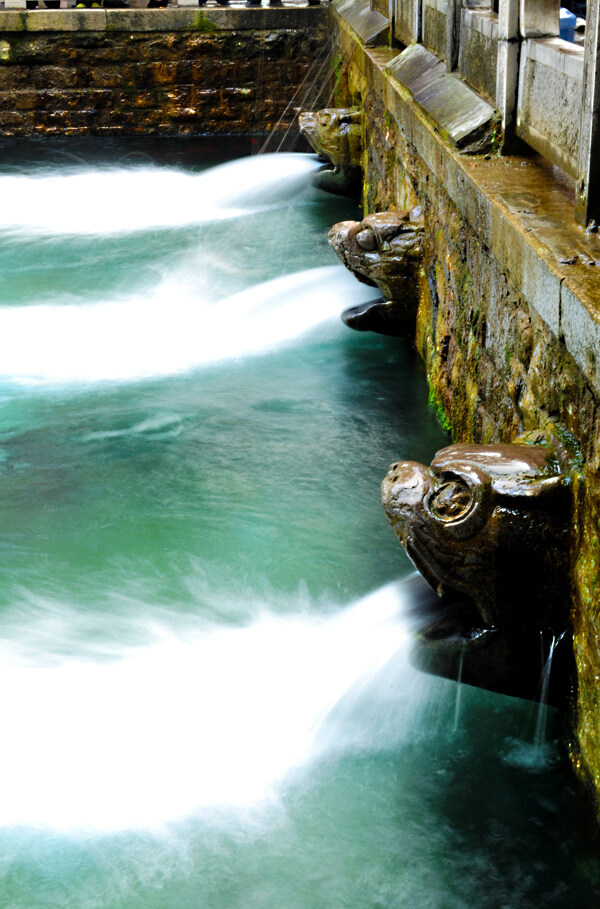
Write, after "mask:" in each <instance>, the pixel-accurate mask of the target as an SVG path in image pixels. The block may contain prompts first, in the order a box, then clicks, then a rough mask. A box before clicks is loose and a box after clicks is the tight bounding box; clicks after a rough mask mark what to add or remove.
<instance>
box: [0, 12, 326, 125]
mask: <svg viewBox="0 0 600 909" xmlns="http://www.w3.org/2000/svg"><path fill="white" fill-rule="evenodd" d="M327 47H328V43H327V30H326V10H325V8H323V7H311V8H285V9H268V8H260V7H259V8H256V9H240V8H237V9H229V8H220V9H219V8H211V9H202V10H198V9H196V10H194V9H154V10H103V9H99V10H75V9H73V10H64V11H63V10H57V11H53V10H48V11H45V10H40V11H29V12H24V11H23V12H21V11H5V12H0V135H3V136H28V135H40V134H48V135H53V134H60V135H70V134H73V135H75V134H107V135H119V134H121V135H136V134H144V135H187V134H199V133H210V134H217V133H228V134H231V133H252V132H263V131H270V130H272V129H273V128H275V127H276V126H277V127H278V128H279V129H282V130H284V129H286V128H287V127H288V125H289V124H290V123H292V122H293V121H294V118H295V115H296V109H297V107H298V105H299V103H300V98H301V95H302V92H301V90H300V87H301V86H302V85H303V83H304V80H305V79H306V77H307V74H308V73H310V72H311V67H312V68H313V71H314V68H315V64H318V62H319V61H320V60H321V59H322V58H323V55H324V54H325V53H326V51H327ZM294 96H295V98H296V103H295V104H294V101H293V100H292V99H294ZM290 101H292V103H291V104H290Z"/></svg>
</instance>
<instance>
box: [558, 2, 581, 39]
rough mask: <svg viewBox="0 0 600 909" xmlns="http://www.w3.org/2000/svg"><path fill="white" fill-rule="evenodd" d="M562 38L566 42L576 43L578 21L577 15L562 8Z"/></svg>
mask: <svg viewBox="0 0 600 909" xmlns="http://www.w3.org/2000/svg"><path fill="white" fill-rule="evenodd" d="M559 21H560V26H559V28H560V31H559V34H560V37H561V38H563V40H565V41H574V40H575V23H576V21H577V16H576V15H575V13H571V12H569V10H568V9H565V8H564V7H561V9H560V20H559Z"/></svg>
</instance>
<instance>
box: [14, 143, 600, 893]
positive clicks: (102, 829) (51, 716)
mask: <svg viewBox="0 0 600 909" xmlns="http://www.w3.org/2000/svg"><path fill="white" fill-rule="evenodd" d="M0 151H2V152H3V158H2V164H1V165H0V198H1V199H2V210H1V213H0V218H1V226H0V474H1V482H0V505H1V509H2V515H3V522H2V531H1V534H0V555H1V559H0V654H1V659H0V683H1V685H2V690H3V692H4V697H3V698H2V701H1V702H0V727H1V728H2V731H3V744H2V749H1V750H0V905H2V906H3V907H6V909H42V907H69V909H92V907H93V909H96V907H98V909H100V907H101V909H117V907H119V909H154V907H157V909H158V907H160V909H213V907H214V909H234V907H235V909H237V907H239V909H250V907H257V909H280V907H284V909H296V907H298V909H324V907H327V909H407V907H411V909H412V907H418V909H429V907H431V909H488V907H489V909H530V907H542V906H543V907H544V909H547V907H556V909H564V907H566V906H568V907H569V909H588V907H589V909H592V907H595V906H597V905H598V893H597V891H596V889H595V886H594V882H595V880H596V879H597V869H598V866H597V862H596V859H595V855H594V849H593V847H592V844H591V843H590V842H589V839H588V837H587V830H586V824H585V816H584V812H583V810H582V806H581V804H580V801H579V798H578V796H577V794H576V792H575V791H574V787H573V785H572V782H571V778H570V775H569V771H568V767H567V765H566V761H565V759H564V756H563V754H562V751H561V749H560V747H559V744H558V741H557V739H558V734H559V728H560V726H559V718H558V717H557V716H556V715H554V714H551V715H550V716H549V717H548V722H547V727H546V728H547V739H546V741H545V743H543V744H542V745H540V744H539V743H537V744H536V743H535V741H534V738H535V729H536V727H537V728H539V725H540V724H539V717H538V712H537V707H536V706H535V705H532V704H530V703H528V702H523V701H518V700H514V699H510V698H505V697H501V696H499V695H493V694H490V693H487V692H482V691H476V690H474V689H470V688H466V687H465V686H459V685H458V684H457V683H455V682H450V681H444V680H441V679H435V678H431V677H428V676H425V675H422V674H421V673H419V672H417V671H416V670H415V669H413V668H412V666H411V665H410V660H409V655H408V650H409V634H408V628H407V623H406V620H405V619H403V614H402V613H403V604H404V602H405V600H406V595H407V594H406V585H405V582H404V580H403V579H406V578H407V577H408V575H409V574H410V573H411V567H410V565H409V563H408V561H407V560H406V558H405V556H404V554H403V552H402V551H401V549H400V547H399V545H398V543H397V540H396V537H395V535H394V534H393V533H392V531H391V530H390V528H389V527H388V525H387V523H386V521H385V518H384V515H383V512H382V509H381V506H380V503H379V484H380V481H381V479H382V477H383V476H384V474H385V472H386V470H387V467H388V465H389V463H390V462H391V461H393V460H395V459H396V458H398V457H407V458H411V459H416V460H422V461H425V462H429V461H430V459H431V457H432V455H433V454H434V452H435V451H436V450H437V449H438V448H439V447H441V446H442V445H444V444H446V442H447V438H446V436H445V434H444V433H443V432H442V430H441V428H440V427H439V425H438V424H437V422H436V420H435V417H434V415H433V414H432V413H431V411H430V410H429V409H428V407H427V387H426V383H425V378H424V373H423V369H422V367H421V365H420V363H419V361H418V359H417V357H416V355H415V353H414V352H413V350H412V349H411V347H410V345H409V344H408V343H405V342H403V341H398V340H394V339H389V338H382V337H377V336H374V335H373V336H371V335H368V334H359V333H353V332H352V331H350V330H349V329H347V328H346V327H345V326H344V325H343V323H342V322H341V320H340V318H339V315H340V313H341V311H342V310H343V309H344V308H346V307H347V306H351V305H356V304H358V303H360V302H362V301H366V300H369V299H372V298H373V295H374V294H373V290H372V289H370V288H367V287H365V286H364V285H360V284H358V283H357V282H355V281H354V279H353V278H352V277H351V276H349V275H348V274H347V273H346V272H345V271H344V269H343V268H342V267H341V266H339V265H338V264H337V261H336V258H335V256H334V254H333V253H332V251H331V250H330V249H329V248H328V245H327V239H326V238H327V230H328V228H329V227H330V226H331V224H333V223H334V222H335V221H338V220H342V219H344V218H349V217H354V216H355V214H356V211H355V209H354V207H353V204H352V203H351V202H350V201H349V200H347V199H339V198H337V199H336V198H333V197H327V196H326V195H324V194H322V193H320V192H318V191H316V190H313V189H311V187H310V176H311V174H312V172H313V171H314V169H315V167H316V166H317V165H316V162H315V161H314V160H313V158H312V157H311V156H308V155H278V156H272V155H267V156H249V157H242V158H239V155H240V154H243V153H244V152H245V151H246V149H245V148H244V147H242V146H240V145H239V144H238V145H236V144H230V145H227V144H224V143H222V144H220V145H219V147H218V148H217V147H215V146H214V145H212V146H209V145H208V143H206V142H204V141H202V140H187V141H185V142H182V143H175V144H173V143H169V142H162V143H154V144H153V145H151V144H149V143H143V144H142V143H137V142H131V143H129V144H127V143H121V144H119V143H115V142H111V143H108V144H107V143H104V144H94V143H91V144H90V143H89V142H81V143H78V142H69V143H66V142H62V143H60V142H55V143H52V142H50V143H48V142H46V143H26V144H23V143H4V144H3V145H2V147H1V148H0ZM218 161H221V162H226V163H221V164H218V163H217V162H218Z"/></svg>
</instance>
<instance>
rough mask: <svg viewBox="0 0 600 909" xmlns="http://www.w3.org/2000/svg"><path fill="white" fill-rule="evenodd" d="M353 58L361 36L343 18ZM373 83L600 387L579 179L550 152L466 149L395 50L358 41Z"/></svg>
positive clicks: (593, 287)
mask: <svg viewBox="0 0 600 909" xmlns="http://www.w3.org/2000/svg"><path fill="white" fill-rule="evenodd" d="M340 41H341V43H342V46H343V49H344V52H345V53H348V54H350V55H352V56H353V58H354V59H355V60H357V59H358V58H357V57H356V52H357V45H358V42H357V41H356V39H355V38H354V36H353V35H352V33H351V32H350V30H349V29H347V28H345V27H344V25H343V23H340ZM360 53H362V55H363V56H362V60H361V62H360V66H361V69H362V73H363V75H364V78H365V81H366V84H368V85H369V87H370V89H371V90H372V91H373V92H375V93H377V94H379V96H380V97H381V99H382V102H383V104H384V106H385V107H386V108H387V110H388V111H389V112H390V114H391V116H392V117H393V118H394V119H395V120H396V122H397V123H398V125H399V127H400V129H401V130H402V132H403V133H404V135H405V137H406V140H407V141H408V142H409V143H410V145H411V146H412V148H413V149H414V152H415V154H416V155H417V156H418V157H419V158H420V159H421V161H422V162H423V164H424V165H425V167H426V168H427V170H428V171H429V172H430V174H431V176H432V178H433V179H435V180H437V181H439V183H440V184H442V185H443V186H444V187H445V189H446V191H447V192H448V194H449V196H450V198H451V200H452V202H453V204H454V205H455V206H456V208H457V210H458V212H459V213H460V215H461V216H462V217H463V218H464V219H465V220H466V221H467V222H468V223H469V224H470V226H471V227H472V229H473V231H474V232H475V234H476V236H477V237H478V238H479V239H480V241H481V242H482V243H483V244H485V246H487V248H488V249H489V250H490V251H491V252H492V253H493V255H494V256H495V258H496V260H497V261H498V264H499V265H500V267H501V269H502V270H503V271H504V272H505V273H506V274H507V276H508V277H509V278H510V280H511V282H512V283H513V285H514V286H515V287H516V288H517V289H519V290H520V292H521V293H522V295H523V297H524V298H525V300H526V301H527V302H528V303H529V305H530V306H531V307H532V309H533V310H534V311H535V312H536V313H537V314H538V315H539V316H540V318H541V319H542V320H543V321H544V323H545V324H546V325H547V326H548V328H549V330H550V331H551V332H552V334H553V335H554V336H555V337H556V338H557V339H560V340H561V341H562V342H563V343H564V345H565V347H566V349H567V350H568V352H569V353H570V354H571V356H572V357H573V359H574V360H575V362H576V363H577V364H578V366H579V368H580V369H581V370H582V372H583V375H584V376H585V378H586V380H587V381H588V382H589V384H590V386H591V387H592V388H593V389H594V391H595V392H596V393H600V235H598V236H596V235H591V236H588V235H587V234H586V232H585V230H584V229H583V228H582V227H581V226H580V225H579V224H577V222H576V221H575V216H574V211H575V183H574V180H573V179H572V178H571V177H569V176H568V175H567V174H564V173H563V174H561V173H560V172H557V170H556V168H554V167H553V166H552V164H551V163H550V162H548V161H546V160H544V159H543V158H527V159H523V158H517V157H499V156H492V157H483V156H481V155H479V156H466V155H462V154H460V152H459V151H458V150H457V149H456V148H454V147H453V145H452V144H451V143H450V142H449V141H448V139H447V138H444V131H443V129H442V127H441V126H440V125H437V124H436V123H435V122H434V121H433V120H432V118H431V116H430V115H428V114H427V113H425V111H424V110H423V109H422V107H421V106H420V105H419V104H418V103H417V102H416V101H415V100H414V98H413V97H412V95H411V93H410V92H409V91H408V89H406V88H405V87H404V86H403V85H402V84H400V83H399V82H397V81H396V80H395V79H393V78H391V76H390V74H389V73H387V72H386V67H387V64H388V63H389V62H390V57H391V56H392V54H391V53H390V52H389V51H386V50H384V49H383V48H376V49H373V50H371V49H369V48H365V47H360Z"/></svg>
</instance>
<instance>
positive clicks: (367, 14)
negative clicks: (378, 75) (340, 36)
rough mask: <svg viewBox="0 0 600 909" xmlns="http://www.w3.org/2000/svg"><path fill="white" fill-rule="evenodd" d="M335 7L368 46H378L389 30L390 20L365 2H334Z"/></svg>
mask: <svg viewBox="0 0 600 909" xmlns="http://www.w3.org/2000/svg"><path fill="white" fill-rule="evenodd" d="M333 6H335V9H336V12H337V14H338V16H340V17H341V18H342V19H343V20H344V21H345V22H346V24H347V25H349V26H350V28H352V29H353V30H354V31H355V32H356V34H357V35H358V37H359V38H360V40H361V41H362V43H363V44H365V45H367V46H372V45H375V44H377V42H378V41H379V39H380V38H381V37H382V36H383V35H384V34H385V33H386V31H387V30H388V28H389V25H390V20H389V19H387V18H386V17H385V16H384V15H382V14H381V13H380V12H378V11H377V10H376V9H371V6H370V4H369V3H365V2H364V0H333Z"/></svg>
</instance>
